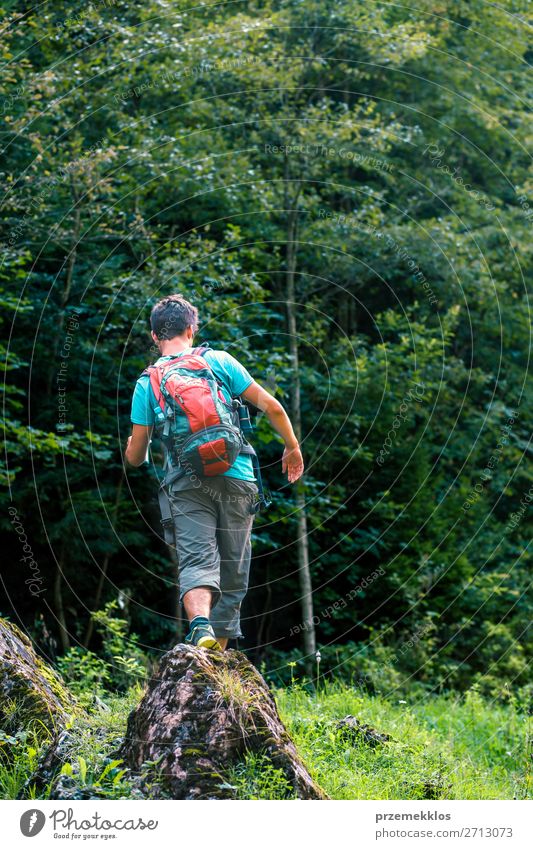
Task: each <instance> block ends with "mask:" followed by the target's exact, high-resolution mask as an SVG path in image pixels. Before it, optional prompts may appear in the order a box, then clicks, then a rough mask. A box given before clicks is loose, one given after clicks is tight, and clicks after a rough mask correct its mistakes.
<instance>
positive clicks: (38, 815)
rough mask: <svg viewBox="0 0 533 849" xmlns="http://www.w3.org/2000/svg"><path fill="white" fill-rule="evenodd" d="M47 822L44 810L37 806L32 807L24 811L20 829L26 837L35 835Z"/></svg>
mask: <svg viewBox="0 0 533 849" xmlns="http://www.w3.org/2000/svg"><path fill="white" fill-rule="evenodd" d="M45 822H46V817H45V815H44V814H43V812H42V811H38V810H37V808H32V809H31V810H30V811H24V813H23V814H22V816H21V818H20V830H21V832H22V833H23V835H24V837H35V835H36V834H39V832H40V831H42V829H43V826H44V824H45Z"/></svg>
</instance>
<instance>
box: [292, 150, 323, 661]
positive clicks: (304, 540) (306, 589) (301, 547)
mask: <svg viewBox="0 0 533 849" xmlns="http://www.w3.org/2000/svg"><path fill="white" fill-rule="evenodd" d="M300 190H301V184H298V186H297V187H296V191H295V193H294V196H293V197H292V198H291V197H290V194H289V170H288V157H287V155H286V156H285V210H286V213H287V216H288V217H287V251H286V257H287V269H286V275H285V277H286V302H287V320H288V329H289V352H290V357H291V362H292V371H293V378H292V392H291V420H292V425H293V428H294V432H295V434H296V438H297V440H298V442H300V443H301V440H302V411H301V403H300V362H299V357H298V335H297V334H298V327H297V323H296V303H295V285H294V276H295V271H296V259H297V250H298V197H299V194H300ZM294 487H295V489H296V511H297V514H298V526H297V527H298V539H297V553H298V578H299V583H300V604H301V611H302V624H303V626H304V627H303V640H304V652H305V666H306V670H307V673H308V674H309V675H312V673H313V662H314V655H315V652H316V633H315V624H314V621H313V584H312V580H311V570H310V569H309V541H308V537H307V510H306V503H305V484H304V482H303V480H302V479H301V478H300V480H299V481H298V482H297V483H296V484H295V485H294Z"/></svg>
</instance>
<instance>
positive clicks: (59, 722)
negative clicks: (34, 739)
mask: <svg viewBox="0 0 533 849" xmlns="http://www.w3.org/2000/svg"><path fill="white" fill-rule="evenodd" d="M75 711H76V701H75V699H74V697H73V696H72V694H71V693H70V692H69V691H68V689H67V687H66V686H65V684H64V682H63V681H62V679H61V678H60V676H59V675H58V674H57V672H55V671H54V670H53V669H52V668H51V667H50V666H48V665H47V664H46V663H45V662H44V660H43V659H42V658H41V657H39V655H38V654H36V652H35V651H34V649H33V646H32V644H31V642H30V640H29V639H28V637H26V635H25V634H23V633H22V631H21V630H20V629H19V628H17V626H16V625H13V624H12V623H11V622H8V621H7V620H6V619H2V618H0V725H1V727H2V729H3V730H4V731H5V732H7V733H9V734H16V733H17V732H20V731H21V730H29V731H32V732H33V733H35V734H36V735H37V736H40V737H46V736H49V735H51V734H52V733H53V732H56V731H57V730H58V729H59V728H62V727H64V726H65V725H66V723H67V722H68V721H69V719H70V718H71V717H72V716H73V714H74V713H75Z"/></svg>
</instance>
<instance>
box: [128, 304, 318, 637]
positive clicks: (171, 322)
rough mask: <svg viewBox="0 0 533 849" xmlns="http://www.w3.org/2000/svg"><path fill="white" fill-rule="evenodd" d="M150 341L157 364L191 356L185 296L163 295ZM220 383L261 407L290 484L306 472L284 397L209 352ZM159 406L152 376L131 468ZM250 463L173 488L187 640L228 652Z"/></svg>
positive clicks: (244, 539)
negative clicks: (278, 444) (279, 442)
mask: <svg viewBox="0 0 533 849" xmlns="http://www.w3.org/2000/svg"><path fill="white" fill-rule="evenodd" d="M150 324H151V329H152V339H153V340H154V342H155V344H156V346H157V348H158V349H159V351H160V353H161V356H160V358H159V359H158V360H157V363H156V365H160V364H161V363H163V362H165V361H166V360H170V359H173V358H174V357H176V356H180V355H182V354H184V353H186V352H187V353H190V352H191V350H192V348H193V347H194V346H193V339H194V335H195V333H196V331H197V328H198V310H197V309H196V307H194V306H193V305H192V304H190V303H189V302H188V301H186V300H185V298H183V297H182V296H181V295H170V296H169V297H167V298H163V299H162V300H161V301H159V302H158V303H157V304H156V305H155V306H154V308H153V309H152V312H151V316H150ZM202 356H203V357H204V358H205V360H206V362H207V363H208V364H209V366H210V367H211V369H212V370H213V372H214V374H215V376H216V377H217V378H218V379H219V380H220V382H221V384H222V391H223V394H224V395H225V397H226V400H227V401H228V402H231V399H232V398H235V397H238V396H240V397H241V398H243V399H245V400H246V401H249V402H250V403H251V404H253V405H254V406H255V407H257V408H258V409H260V410H262V411H263V412H264V413H265V415H266V417H267V419H268V420H269V422H270V424H271V425H272V427H273V428H274V429H275V430H276V431H277V432H278V433H279V435H280V436H281V437H282V439H283V441H284V443H285V450H284V451H283V457H282V461H281V462H282V471H283V472H284V473H285V472H287V477H288V480H289V482H290V483H294V482H295V481H297V480H298V478H300V477H301V475H302V474H303V470H304V463H303V458H302V454H301V451H300V447H299V445H298V440H297V439H296V436H295V435H294V431H293V428H292V425H291V423H290V420H289V417H288V416H287V413H286V412H285V410H284V409H283V407H282V405H281V404H280V402H279V401H278V400H277V399H276V398H274V397H273V396H272V395H270V393H269V392H267V391H266V390H265V389H263V388H262V387H261V386H259V384H258V383H256V381H255V380H253V378H252V377H251V376H250V374H249V373H248V371H247V370H246V369H245V368H244V366H242V365H241V364H240V363H239V362H238V361H237V360H236V359H235V358H234V357H232V356H231V355H230V354H228V353H227V352H226V351H215V350H211V349H207V350H206V351H205V353H204V354H203V355H202ZM158 411H159V404H158V400H157V399H156V397H155V394H154V392H153V389H152V387H151V385H150V379H149V376H148V375H142V376H141V377H140V378H139V380H138V381H137V384H136V386H135V391H134V394H133V401H132V409H131V422H132V433H131V436H130V437H129V438H128V442H127V446H126V451H125V457H126V460H127V461H128V463H130V465H132V466H140V465H141V464H142V463H143V462H144V461H145V459H146V456H147V451H148V446H149V444H150V440H151V436H152V430H153V427H154V425H155V422H156V415H157V413H158ZM257 492H258V487H257V485H256V483H255V476H254V472H253V466H252V460H251V458H250V456H249V455H246V454H240V455H239V456H238V457H237V459H236V461H235V462H234V463H233V465H232V466H231V467H230V468H229V470H228V471H227V472H224V473H223V474H222V475H219V476H217V477H209V478H206V477H201V476H197V475H190V474H185V475H183V477H181V478H180V479H179V480H177V481H176V482H175V483H174V484H172V486H171V488H170V491H169V498H170V504H171V511H172V518H173V521H174V530H175V540H176V550H177V554H178V558H179V583H180V599H181V601H182V602H183V605H184V607H185V613H186V615H187V618H188V620H189V623H190V630H189V633H188V634H187V636H186V638H185V641H186V642H187V643H190V644H192V645H196V646H201V647H203V648H212V649H216V650H222V651H223V650H224V649H225V648H226V646H227V644H228V641H229V640H231V639H235V638H238V637H241V636H242V634H241V628H240V609H241V603H242V600H243V598H244V596H245V595H246V591H247V589H248V577H249V570H250V557H251V541H250V537H251V531H252V524H253V513H252V512H251V509H250V508H251V506H252V504H253V502H254V499H255V496H256V495H257Z"/></svg>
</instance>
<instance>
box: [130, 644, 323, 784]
mask: <svg viewBox="0 0 533 849" xmlns="http://www.w3.org/2000/svg"><path fill="white" fill-rule="evenodd" d="M247 752H253V753H258V754H261V755H264V756H266V758H268V759H269V760H270V761H271V763H272V765H273V767H274V768H275V769H280V770H282V772H283V774H284V775H285V777H286V779H287V782H288V784H289V785H290V787H291V788H292V790H293V792H294V795H296V796H297V797H298V798H300V799H326V798H327V796H326V794H325V793H324V791H323V790H322V789H321V788H320V787H319V786H318V785H317V784H316V783H315V782H314V781H313V779H312V778H311V776H310V775H309V773H308V771H307V769H306V768H305V766H304V764H303V763H302V761H301V759H300V757H299V755H298V752H297V751H296V747H295V745H294V743H293V742H292V740H291V738H290V737H289V735H288V733H287V731H286V729H285V727H284V725H283V723H282V722H281V719H280V717H279V714H278V711H277V708H276V703H275V701H274V698H273V696H272V694H271V692H270V690H269V688H268V685H267V684H266V682H265V681H264V679H263V678H262V676H261V675H260V674H259V672H258V671H257V669H255V667H254V666H253V665H252V664H251V663H250V661H249V660H248V659H247V658H246V657H245V655H243V654H242V652H238V651H227V652H223V653H222V652H213V651H206V650H205V649H199V648H195V647H191V646H185V645H178V646H176V647H175V648H174V649H172V650H171V651H169V652H167V654H165V655H164V656H163V658H162V659H161V662H160V664H159V667H158V669H157V671H156V672H155V674H154V675H153V677H152V679H151V681H150V683H149V685H148V688H147V691H146V693H145V695H144V697H143V698H142V700H141V702H140V703H139V705H138V706H137V707H136V708H135V710H133V711H132V713H131V714H130V716H129V719H128V725H127V731H126V737H125V740H124V743H123V745H122V747H121V750H120V752H119V756H120V757H121V758H123V759H124V762H125V764H126V765H127V766H129V767H130V768H131V769H132V770H133V771H134V772H136V773H138V774H140V773H142V772H144V773H146V763H147V762H151V763H154V762H155V770H156V774H157V775H158V776H159V781H160V782H161V783H162V791H163V793H164V794H165V795H167V796H170V797H171V798H174V799H225V798H233V796H234V792H235V791H234V788H233V787H232V786H231V784H230V783H229V782H228V769H229V767H231V766H233V765H235V764H237V763H239V762H242V761H243V760H244V758H245V756H246V753H247ZM155 793H156V786H155V784H154V782H153V781H151V782H150V795H151V797H152V798H154V797H155Z"/></svg>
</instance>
